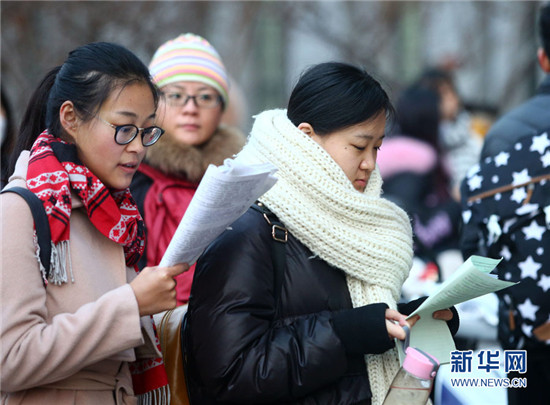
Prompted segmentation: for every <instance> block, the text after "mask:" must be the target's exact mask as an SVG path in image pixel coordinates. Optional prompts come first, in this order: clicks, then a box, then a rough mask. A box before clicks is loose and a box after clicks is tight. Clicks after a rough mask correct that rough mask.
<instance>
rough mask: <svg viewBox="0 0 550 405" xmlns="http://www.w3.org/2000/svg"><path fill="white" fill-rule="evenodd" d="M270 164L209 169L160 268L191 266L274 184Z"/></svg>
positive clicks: (230, 163) (228, 161)
mask: <svg viewBox="0 0 550 405" xmlns="http://www.w3.org/2000/svg"><path fill="white" fill-rule="evenodd" d="M276 170H277V169H276V167H275V166H273V165H272V164H271V163H260V164H244V163H241V162H238V161H236V160H232V159H226V160H225V162H224V164H223V165H222V166H218V167H216V166H214V165H210V166H209V167H208V169H207V170H206V173H205V174H204V177H203V178H202V180H201V182H200V184H199V187H198V188H197V191H196V192H195V195H194V196H193V199H192V200H191V203H190V204H189V207H188V208H187V210H186V211H185V214H184V215H183V218H182V219H181V222H180V223H179V225H178V228H177V229H176V232H175V234H174V236H173V237H172V240H171V241H170V244H169V245H168V248H167V249H166V252H165V253H164V256H163V257H162V260H161V261H160V264H159V266H172V265H174V264H176V263H189V264H193V263H194V262H195V261H196V260H197V259H198V258H199V256H200V255H201V254H202V252H203V251H204V249H206V247H207V246H208V245H209V244H210V242H212V241H213V240H214V239H216V237H218V236H219V235H220V234H221V233H222V232H223V231H224V230H225V229H226V228H227V227H228V226H229V225H231V224H232V223H233V222H234V221H235V220H236V219H237V218H239V217H240V216H241V215H243V214H244V213H245V212H246V210H247V209H248V208H249V207H250V206H251V205H252V204H253V203H254V201H256V200H257V199H258V198H259V197H260V196H261V195H262V194H264V193H265V192H266V191H268V190H269V189H270V188H271V187H273V185H274V184H275V183H276V181H277V178H276V177H275V176H274V173H275V171H276Z"/></svg>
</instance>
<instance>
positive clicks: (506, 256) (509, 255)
mask: <svg viewBox="0 0 550 405" xmlns="http://www.w3.org/2000/svg"><path fill="white" fill-rule="evenodd" d="M499 254H500V255H501V256H502V257H503V258H504V260H506V261H508V260H510V259H511V258H512V253H511V252H510V249H509V248H508V246H506V245H505V246H503V247H502V250H501V251H500V253H499Z"/></svg>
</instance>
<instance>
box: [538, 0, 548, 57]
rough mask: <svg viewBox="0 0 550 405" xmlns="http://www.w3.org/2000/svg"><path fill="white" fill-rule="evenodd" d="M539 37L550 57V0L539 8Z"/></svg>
mask: <svg viewBox="0 0 550 405" xmlns="http://www.w3.org/2000/svg"><path fill="white" fill-rule="evenodd" d="M539 37H540V41H541V46H542V48H543V49H544V52H545V53H546V55H547V56H548V57H549V58H550V2H547V3H545V4H544V5H543V6H542V7H541V8H540V10H539Z"/></svg>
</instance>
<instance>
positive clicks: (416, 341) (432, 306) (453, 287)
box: [398, 255, 516, 364]
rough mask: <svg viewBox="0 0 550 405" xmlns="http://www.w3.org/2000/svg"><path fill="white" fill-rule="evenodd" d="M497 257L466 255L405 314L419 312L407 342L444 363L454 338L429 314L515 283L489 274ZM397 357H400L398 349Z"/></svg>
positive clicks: (445, 325) (443, 325)
mask: <svg viewBox="0 0 550 405" xmlns="http://www.w3.org/2000/svg"><path fill="white" fill-rule="evenodd" d="M501 260H502V259H491V258H488V257H483V256H475V255H474V256H470V257H469V258H468V260H466V261H465V262H464V263H463V264H462V265H461V266H460V267H459V268H458V269H457V270H456V271H455V272H454V273H453V274H452V275H451V276H450V277H449V278H448V279H447V280H445V282H443V283H442V284H441V285H440V286H439V287H438V288H437V289H436V291H434V292H433V293H432V294H431V295H430V296H429V297H428V298H427V299H426V300H425V301H424V302H423V303H422V305H420V306H419V307H418V308H417V309H416V311H414V312H413V313H412V314H411V315H409V316H408V318H410V317H412V316H414V315H416V314H418V315H420V319H419V320H418V321H417V322H416V324H415V325H414V326H413V327H412V328H411V333H410V341H409V344H410V345H411V346H413V347H416V348H419V349H421V350H424V351H426V352H428V353H430V354H431V355H433V356H435V357H436V358H437V359H438V360H439V362H440V363H442V364H443V363H448V362H449V361H450V354H451V351H454V350H456V347H455V345H454V340H453V337H452V336H451V333H450V331H449V328H448V326H447V324H446V322H445V321H441V320H436V319H433V318H432V314H433V313H434V312H435V311H439V310H441V309H446V308H450V307H452V306H454V305H457V304H460V303H461V302H465V301H468V300H471V299H473V298H477V297H480V296H482V295H485V294H488V293H493V292H496V291H499V290H502V289H504V288H507V287H510V286H513V285H515V284H516V283H513V282H510V281H504V280H499V279H498V278H495V277H494V276H493V275H492V274H490V273H491V271H492V270H493V269H494V268H495V267H496V266H497V264H498V263H499V262H500V261H501ZM398 349H399V346H398ZM400 358H401V359H403V353H402V351H400Z"/></svg>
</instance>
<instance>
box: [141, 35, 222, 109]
mask: <svg viewBox="0 0 550 405" xmlns="http://www.w3.org/2000/svg"><path fill="white" fill-rule="evenodd" d="M149 71H150V72H151V76H152V77H153V81H154V82H155V84H156V85H157V87H159V88H161V87H163V86H166V85H167V84H170V83H174V82H181V81H186V82H201V83H205V84H208V85H209V86H212V87H213V88H215V89H216V90H217V91H218V92H219V93H220V95H221V97H222V99H223V102H224V105H225V106H227V102H228V98H229V96H228V91H229V82H228V80H227V72H226V70H225V66H224V65H223V62H222V60H221V58H220V55H219V54H218V52H217V51H216V50H215V49H214V47H213V46H212V45H211V44H210V43H209V42H208V41H207V40H206V39H204V38H203V37H201V36H199V35H195V34H191V33H187V34H181V35H180V36H178V37H177V38H174V39H171V40H169V41H166V42H165V43H164V44H162V45H161V46H160V47H159V48H158V49H157V51H156V52H155V54H154V55H153V59H152V60H151V63H150V64H149Z"/></svg>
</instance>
